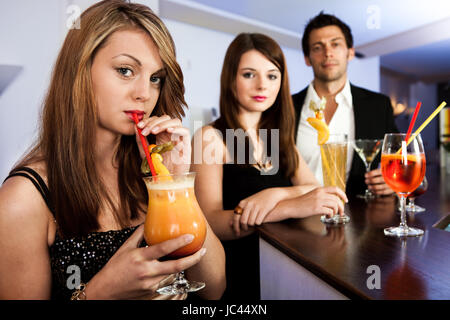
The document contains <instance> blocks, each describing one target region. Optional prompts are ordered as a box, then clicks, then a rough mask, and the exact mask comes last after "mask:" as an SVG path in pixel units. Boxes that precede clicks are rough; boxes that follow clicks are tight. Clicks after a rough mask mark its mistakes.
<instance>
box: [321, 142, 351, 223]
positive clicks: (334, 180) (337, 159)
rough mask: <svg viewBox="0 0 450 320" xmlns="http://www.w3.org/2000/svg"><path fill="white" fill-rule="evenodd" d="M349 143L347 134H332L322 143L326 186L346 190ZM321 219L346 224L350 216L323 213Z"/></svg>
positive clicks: (323, 171) (324, 221) (325, 221)
mask: <svg viewBox="0 0 450 320" xmlns="http://www.w3.org/2000/svg"><path fill="white" fill-rule="evenodd" d="M347 144H348V143H347V135H346V134H330V137H329V138H328V141H327V142H326V143H325V144H321V145H320V155H321V158H322V173H323V182H324V186H326V187H328V186H335V187H338V188H340V189H341V190H342V191H344V192H345V181H346V167H347ZM320 220H321V221H322V222H323V223H331V224H345V223H347V222H349V221H350V217H349V216H348V215H346V214H345V213H344V215H342V216H341V215H339V214H335V215H334V216H332V217H328V216H326V215H322V216H321V217H320Z"/></svg>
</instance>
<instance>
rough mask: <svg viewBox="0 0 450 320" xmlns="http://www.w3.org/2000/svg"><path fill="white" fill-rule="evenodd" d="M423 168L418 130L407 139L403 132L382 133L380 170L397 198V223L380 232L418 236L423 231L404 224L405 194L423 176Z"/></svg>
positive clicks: (414, 186) (424, 162) (423, 162)
mask: <svg viewBox="0 0 450 320" xmlns="http://www.w3.org/2000/svg"><path fill="white" fill-rule="evenodd" d="M425 170H426V160H425V150H424V148H423V143H422V138H421V136H420V134H418V135H415V136H414V137H413V138H412V140H411V141H410V142H409V143H408V141H407V136H406V134H404V133H387V134H385V135H384V140H383V147H382V152H381V173H382V174H383V179H384V181H385V182H386V184H387V185H388V186H389V187H391V189H392V190H394V191H395V192H396V193H397V195H398V197H399V199H400V203H401V205H400V208H401V210H400V225H399V226H398V227H390V228H385V229H384V234H385V235H387V236H395V237H409V236H421V235H423V233H424V231H423V230H421V229H418V228H412V227H408V225H407V224H406V210H405V207H406V197H407V196H408V194H409V193H411V192H413V191H414V190H415V189H417V187H418V186H419V185H420V183H421V182H422V180H423V177H424V176H425Z"/></svg>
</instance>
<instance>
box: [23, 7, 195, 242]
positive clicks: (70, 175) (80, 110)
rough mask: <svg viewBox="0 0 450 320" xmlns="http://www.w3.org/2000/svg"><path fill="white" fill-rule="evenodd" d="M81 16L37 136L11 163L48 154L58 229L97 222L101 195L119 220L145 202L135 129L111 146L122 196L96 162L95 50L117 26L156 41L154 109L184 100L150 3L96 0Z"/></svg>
mask: <svg viewBox="0 0 450 320" xmlns="http://www.w3.org/2000/svg"><path fill="white" fill-rule="evenodd" d="M80 23H81V27H80V28H79V29H72V30H70V31H69V32H68V34H67V36H66V39H65V41H64V44H63V46H62V48H61V51H60V53H59V56H58V58H57V61H56V64H55V67H54V70H53V74H52V79H51V83H50V86H49V90H48V93H47V96H46V99H45V101H44V106H43V113H42V126H41V130H40V136H39V140H38V143H37V144H36V146H35V147H34V148H33V149H32V150H31V151H30V152H29V153H28V155H27V156H26V157H25V158H24V160H23V161H22V162H21V163H20V164H19V165H17V166H16V167H19V166H24V165H27V164H30V163H32V162H34V161H39V160H44V161H45V162H46V169H47V180H48V187H49V190H50V193H51V203H52V204H53V206H52V207H53V211H54V214H55V219H56V221H57V224H58V231H59V233H60V235H61V236H63V237H73V236H77V235H83V234H86V233H88V232H92V231H96V230H97V229H99V223H98V213H99V210H100V208H101V206H102V204H103V203H104V201H105V200H106V203H107V204H108V205H109V206H111V208H113V211H114V212H115V215H116V220H117V221H118V222H119V223H120V225H121V226H122V227H125V226H126V225H127V224H128V223H129V221H130V220H131V219H135V218H136V217H137V216H138V211H139V210H144V209H143V208H144V206H145V205H146V203H147V197H148V196H147V191H146V188H145V185H144V183H143V181H142V179H141V177H140V176H139V172H140V170H139V168H140V163H141V159H140V156H139V151H138V148H137V145H136V141H135V137H134V136H122V137H121V141H120V144H119V148H118V150H117V153H116V159H117V160H118V163H119V170H118V183H119V193H120V202H119V204H115V203H114V202H113V201H112V199H111V197H110V196H109V194H108V192H107V191H105V190H106V188H104V185H103V183H102V181H101V179H100V177H99V174H98V173H97V170H96V165H95V159H94V154H95V153H94V150H95V144H94V141H95V139H94V136H95V135H94V134H95V128H96V123H97V107H96V103H95V99H94V93H93V88H92V82H91V66H92V62H93V59H94V57H95V54H96V52H97V51H98V50H99V49H100V48H102V47H103V46H105V44H106V43H107V41H108V39H109V37H110V36H111V35H112V34H113V33H114V32H116V31H119V30H124V29H138V30H143V31H145V32H146V33H148V34H149V35H150V37H151V38H152V39H153V41H154V43H155V45H156V47H157V48H158V51H159V54H160V56H161V60H162V62H163V67H164V69H165V79H164V82H163V83H162V86H161V92H160V96H159V99H158V102H157V105H156V107H155V109H154V111H153V114H152V115H158V116H160V115H163V114H167V115H169V116H171V117H177V118H181V117H182V116H184V111H183V107H184V106H186V102H185V100H184V85H183V74H182V72H181V68H180V66H179V65H178V63H177V61H176V58H175V45H174V42H173V39H172V37H171V36H170V34H169V31H168V30H167V28H166V27H165V25H164V24H163V22H162V21H161V20H160V19H159V18H158V17H157V16H156V15H155V14H154V13H153V12H152V10H151V9H150V8H148V7H147V6H144V5H142V4H133V3H128V2H126V1H122V0H107V1H101V2H99V3H96V4H94V5H92V6H91V7H89V8H88V9H87V10H86V11H84V12H83V13H82V15H81V17H80Z"/></svg>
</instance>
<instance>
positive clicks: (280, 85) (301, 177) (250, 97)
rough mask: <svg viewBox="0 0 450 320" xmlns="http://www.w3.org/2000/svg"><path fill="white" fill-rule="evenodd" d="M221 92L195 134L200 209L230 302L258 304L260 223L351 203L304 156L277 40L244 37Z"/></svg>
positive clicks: (234, 46)
mask: <svg viewBox="0 0 450 320" xmlns="http://www.w3.org/2000/svg"><path fill="white" fill-rule="evenodd" d="M220 88H221V91H220V118H219V119H218V120H217V121H215V122H214V123H213V124H211V125H207V126H205V127H203V128H202V129H201V130H199V131H198V132H197V133H196V134H195V136H194V138H193V140H192V141H193V147H194V152H193V161H192V162H193V165H192V167H191V169H193V171H196V172H197V173H198V175H197V182H196V194H197V198H198V200H199V203H200V206H201V207H202V209H203V212H204V213H205V215H206V217H207V219H208V221H209V223H210V224H211V227H212V229H213V230H214V232H215V233H216V234H217V235H218V237H219V238H220V239H221V240H222V243H223V245H224V248H225V252H226V271H227V289H226V292H225V295H224V297H225V298H227V299H228V298H231V299H239V298H242V299H258V298H259V297H260V292H259V287H260V286H259V242H258V241H259V239H258V236H257V235H256V233H255V229H254V228H253V226H255V225H260V224H261V223H264V222H273V221H280V220H284V219H288V218H300V217H306V216H311V215H321V214H328V215H334V214H342V213H343V203H342V200H344V201H347V198H346V196H345V194H344V193H343V192H342V191H341V190H339V189H338V188H335V187H331V188H323V187H319V185H318V183H317V181H316V179H315V177H314V175H313V174H312V172H311V171H310V170H309V168H308V167H307V165H306V163H305V162H304V161H303V159H302V158H301V156H300V155H299V154H298V152H297V149H296V147H295V143H294V125H295V123H294V122H295V116H294V109H293V105H292V100H291V95H290V92H289V81H288V75H287V70H286V63H285V59H284V55H283V52H282V50H281V48H280V47H279V45H278V44H277V43H276V42H275V41H274V40H272V39H271V38H269V37H267V36H265V35H262V34H255V33H243V34H240V35H238V36H237V37H236V38H235V39H234V40H233V42H232V43H231V44H230V46H229V48H228V50H227V52H226V55H225V60H224V64H223V69H222V75H221V87H220ZM243 134H245V135H244V137H243V139H242V135H243ZM199 155H200V157H201V158H200V159H199ZM243 159H244V160H243Z"/></svg>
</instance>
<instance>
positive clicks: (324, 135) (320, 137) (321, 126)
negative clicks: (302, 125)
mask: <svg viewBox="0 0 450 320" xmlns="http://www.w3.org/2000/svg"><path fill="white" fill-rule="evenodd" d="M306 121H308V123H309V124H310V125H311V126H312V127H313V128H314V129H316V130H317V143H318V144H324V143H326V142H327V141H328V138H329V137H330V130H329V129H328V126H327V124H326V123H325V122H324V121H322V120H319V119H316V118H308V119H306Z"/></svg>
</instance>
